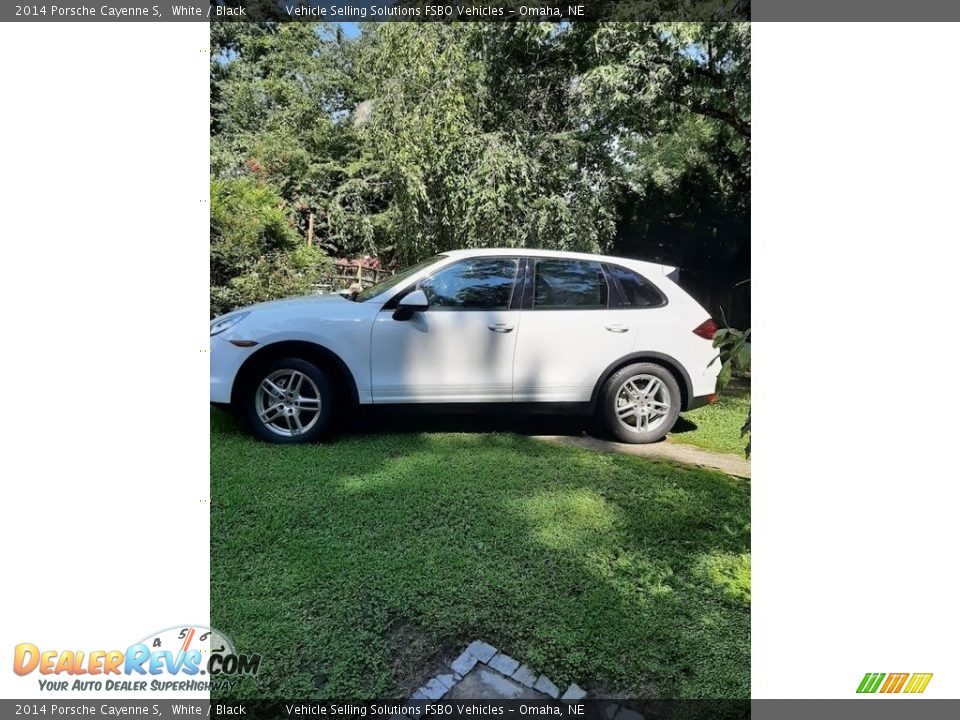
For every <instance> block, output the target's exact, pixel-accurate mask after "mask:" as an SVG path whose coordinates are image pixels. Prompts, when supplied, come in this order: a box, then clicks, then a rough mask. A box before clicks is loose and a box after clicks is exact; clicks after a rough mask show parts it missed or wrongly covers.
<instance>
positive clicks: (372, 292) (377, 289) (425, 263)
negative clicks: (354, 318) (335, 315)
mask: <svg viewBox="0 0 960 720" xmlns="http://www.w3.org/2000/svg"><path fill="white" fill-rule="evenodd" d="M445 257H446V255H434V256H433V257H432V258H427V259H426V260H421V261H420V262H418V263H417V264H416V265H411V266H410V267H408V268H406V269H404V270H401V271H400V272H398V273H396V274H395V275H391V276H390V277H388V278H387V279H386V280H384V281H383V282H378V283H377V284H376V285H371V286H370V287H368V288H367V289H366V290H361V291H360V292H358V293H357V294H356V295H355V296H354V297H353V300H355V301H356V302H365V301H367V300H369V299H370V298H375V297H376V296H377V295H380V294H381V293H385V292H386V291H387V290H389V289H390V288H392V287H396V286H397V285H399V284H400V283H402V282H403V281H404V280H406V279H407V278H408V277H410V276H411V275H416V274H417V273H418V272H420V271H421V270H423V269H424V268H425V267H429V266H430V265H433V264H434V263H435V262H437V261H438V260H443V258H445Z"/></svg>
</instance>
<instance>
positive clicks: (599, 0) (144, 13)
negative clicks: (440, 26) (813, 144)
mask: <svg viewBox="0 0 960 720" xmlns="http://www.w3.org/2000/svg"><path fill="white" fill-rule="evenodd" d="M266 20H270V21H276V22H318V21H331V22H340V21H347V22H355V21H358V22H386V21H400V22H540V21H544V20H547V21H549V20H553V21H561V20H590V21H621V20H622V21H627V20H633V21H641V22H653V21H661V20H673V21H682V20H729V21H743V20H753V21H760V22H806V21H828V22H846V21H859V20H865V21H899V22H910V21H960V2H957V0H913V1H912V2H903V1H902V0H569V1H568V0H436V1H434V0H182V2H169V1H163V2H156V1H155V0H59V2H54V3H50V2H34V3H29V2H13V3H10V2H3V3H0V21H3V22H260V21H266Z"/></svg>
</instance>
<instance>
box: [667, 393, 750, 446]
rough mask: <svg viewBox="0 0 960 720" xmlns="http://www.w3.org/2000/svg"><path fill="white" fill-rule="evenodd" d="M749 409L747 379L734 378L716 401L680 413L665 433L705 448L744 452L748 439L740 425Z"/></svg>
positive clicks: (670, 437)
mask: <svg viewBox="0 0 960 720" xmlns="http://www.w3.org/2000/svg"><path fill="white" fill-rule="evenodd" d="M748 412H750V382H749V380H746V381H745V380H736V379H735V380H733V381H732V382H731V383H730V385H729V386H728V387H727V389H726V390H725V391H724V393H723V394H721V395H720V397H719V399H718V400H717V402H716V403H714V404H713V405H707V406H706V407H702V408H697V409H696V410H691V411H690V412H686V413H684V414H683V415H681V416H680V419H679V420H678V421H677V424H676V425H674V427H673V430H672V431H671V433H670V435H669V436H668V437H669V439H670V440H672V441H674V442H682V443H687V444H689V445H696V446H698V447H702V448H706V449H707V450H714V451H716V452H724V453H736V454H738V455H743V449H744V448H745V447H746V445H747V439H746V438H741V437H740V428H741V427H743V422H744V420H746V419H747V413H748Z"/></svg>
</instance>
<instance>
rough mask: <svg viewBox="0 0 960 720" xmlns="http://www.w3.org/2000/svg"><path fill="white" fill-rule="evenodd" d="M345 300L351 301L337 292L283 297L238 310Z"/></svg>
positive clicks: (336, 302) (312, 305) (271, 308)
mask: <svg viewBox="0 0 960 720" xmlns="http://www.w3.org/2000/svg"><path fill="white" fill-rule="evenodd" d="M345 302H351V301H350V300H347V299H346V298H345V297H343V295H338V294H336V293H333V294H331V295H303V296H300V297H289V298H283V299H282V300H268V301H267V302H262V303H257V304H256V305H250V306H248V307H245V308H238V309H237V310H242V311H244V312H247V311H250V310H274V309H279V308H289V307H297V306H305V307H314V306H316V305H334V304H340V303H345ZM237 310H234V312H237Z"/></svg>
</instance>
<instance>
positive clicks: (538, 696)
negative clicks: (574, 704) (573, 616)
mask: <svg viewBox="0 0 960 720" xmlns="http://www.w3.org/2000/svg"><path fill="white" fill-rule="evenodd" d="M586 696H587V693H586V692H584V691H583V690H581V689H580V687H579V686H578V685H576V684H572V685H570V686H569V687H568V688H567V689H566V691H565V692H563V693H562V694H561V691H560V688H558V687H557V686H556V685H554V684H553V683H552V682H550V679H549V678H548V677H546V676H544V675H541V674H539V673H537V672H535V671H534V670H531V669H530V668H529V667H527V666H526V665H521V664H520V661H519V660H514V659H513V658H512V657H510V656H509V655H505V654H504V653H502V652H500V651H499V650H497V649H496V648H495V647H494V646H493V645H491V644H490V643H486V642H484V641H483V640H474V641H473V642H472V643H470V644H469V645H468V646H467V649H466V650H464V651H463V652H462V653H460V655H459V656H458V657H457V659H456V660H454V661H453V662H452V663H450V672H442V673H440V674H439V675H436V676H434V677H432V678H430V679H429V680H427V682H425V683H424V684H423V686H422V687H420V688H418V689H417V690H416V692H414V693H413V695H411V696H410V699H411V700H430V701H435V700H440V699H441V698H444V697H445V698H452V699H457V700H551V699H553V700H557V699H560V700H581V699H583V698H585V697H586Z"/></svg>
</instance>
